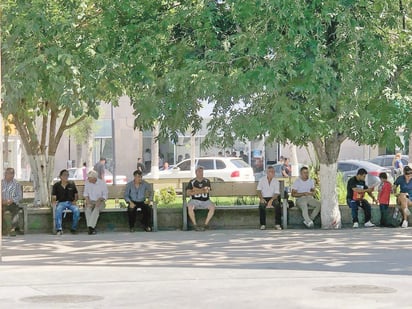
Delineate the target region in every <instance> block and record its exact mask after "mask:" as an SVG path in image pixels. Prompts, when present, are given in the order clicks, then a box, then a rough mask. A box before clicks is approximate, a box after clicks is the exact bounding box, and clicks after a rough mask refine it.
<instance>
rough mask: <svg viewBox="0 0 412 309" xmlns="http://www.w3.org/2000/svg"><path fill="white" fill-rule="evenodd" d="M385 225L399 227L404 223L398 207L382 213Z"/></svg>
mask: <svg viewBox="0 0 412 309" xmlns="http://www.w3.org/2000/svg"><path fill="white" fill-rule="evenodd" d="M382 216H383V224H384V225H385V226H389V227H399V226H400V225H401V222H402V213H401V211H400V210H399V208H398V207H389V208H388V209H387V210H386V211H384V212H383V213H382Z"/></svg>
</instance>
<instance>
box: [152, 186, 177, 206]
mask: <svg viewBox="0 0 412 309" xmlns="http://www.w3.org/2000/svg"><path fill="white" fill-rule="evenodd" d="M154 200H155V202H156V203H157V204H159V203H161V204H164V205H168V204H172V203H174V202H175V200H176V191H175V189H174V187H167V188H162V189H160V191H156V192H155V196H154Z"/></svg>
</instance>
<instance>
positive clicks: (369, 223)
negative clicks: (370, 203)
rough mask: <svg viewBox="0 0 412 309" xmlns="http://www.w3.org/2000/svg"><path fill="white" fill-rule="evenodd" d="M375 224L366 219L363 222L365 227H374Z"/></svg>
mask: <svg viewBox="0 0 412 309" xmlns="http://www.w3.org/2000/svg"><path fill="white" fill-rule="evenodd" d="M374 226H375V224H373V223H372V222H370V221H368V222H366V223H365V227H374Z"/></svg>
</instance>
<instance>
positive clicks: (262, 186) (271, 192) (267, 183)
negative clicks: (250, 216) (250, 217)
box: [257, 166, 282, 230]
mask: <svg viewBox="0 0 412 309" xmlns="http://www.w3.org/2000/svg"><path fill="white" fill-rule="evenodd" d="M257 193H258V197H259V220H260V229H261V230H265V229H266V208H275V229H276V230H281V229H282V227H281V215H282V208H281V206H280V188H279V181H277V180H276V179H275V168H274V167H273V166H269V167H268V168H267V169H266V177H262V178H261V179H260V180H259V183H258V185H257Z"/></svg>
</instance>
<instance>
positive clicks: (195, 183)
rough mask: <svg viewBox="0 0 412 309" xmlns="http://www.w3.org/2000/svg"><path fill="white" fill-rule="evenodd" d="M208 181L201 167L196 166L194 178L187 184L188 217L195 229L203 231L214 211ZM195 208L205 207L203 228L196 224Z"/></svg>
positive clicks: (206, 227)
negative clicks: (189, 197)
mask: <svg viewBox="0 0 412 309" xmlns="http://www.w3.org/2000/svg"><path fill="white" fill-rule="evenodd" d="M210 190H211V188H210V181H209V179H207V178H204V177H203V167H202V166H198V167H197V168H196V178H194V179H192V180H191V181H190V182H189V184H188V185H187V188H186V192H187V195H191V199H190V201H189V202H188V203H187V210H188V214H189V218H190V220H191V221H192V223H193V227H194V229H195V230H196V231H203V230H205V229H209V222H210V220H211V219H212V217H213V215H214V213H215V204H213V203H212V201H211V200H210V199H209V191H210ZM195 208H207V209H209V212H208V214H207V217H206V221H205V226H204V228H200V227H198V226H197V223H196V217H195V211H194V210H195Z"/></svg>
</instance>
